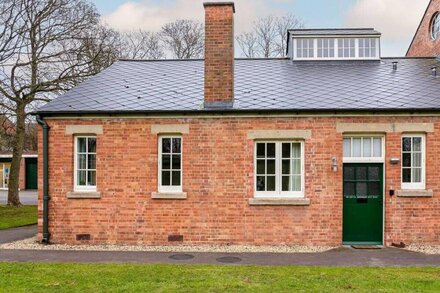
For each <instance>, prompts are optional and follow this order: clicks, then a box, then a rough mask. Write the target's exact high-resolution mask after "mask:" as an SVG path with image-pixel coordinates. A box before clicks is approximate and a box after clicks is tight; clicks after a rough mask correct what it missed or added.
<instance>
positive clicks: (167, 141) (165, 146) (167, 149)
mask: <svg viewBox="0 0 440 293" xmlns="http://www.w3.org/2000/svg"><path fill="white" fill-rule="evenodd" d="M162 153H171V138H163V139H162Z"/></svg>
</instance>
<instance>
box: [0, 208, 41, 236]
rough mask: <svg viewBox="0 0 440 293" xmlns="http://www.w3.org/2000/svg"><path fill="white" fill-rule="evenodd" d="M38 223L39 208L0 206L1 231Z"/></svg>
mask: <svg viewBox="0 0 440 293" xmlns="http://www.w3.org/2000/svg"><path fill="white" fill-rule="evenodd" d="M36 223H37V206H22V207H19V208H11V207H7V206H0V230H3V229H8V228H13V227H21V226H26V225H31V224H36Z"/></svg>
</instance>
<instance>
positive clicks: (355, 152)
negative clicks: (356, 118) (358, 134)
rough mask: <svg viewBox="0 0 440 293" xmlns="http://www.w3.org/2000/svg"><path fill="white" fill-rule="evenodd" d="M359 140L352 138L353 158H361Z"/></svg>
mask: <svg viewBox="0 0 440 293" xmlns="http://www.w3.org/2000/svg"><path fill="white" fill-rule="evenodd" d="M361 154H362V153H361V139H360V138H353V157H358V158H359V157H361Z"/></svg>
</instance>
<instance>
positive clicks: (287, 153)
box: [282, 143, 290, 158]
mask: <svg viewBox="0 0 440 293" xmlns="http://www.w3.org/2000/svg"><path fill="white" fill-rule="evenodd" d="M282 149H283V151H282V153H283V158H290V143H283V147H282Z"/></svg>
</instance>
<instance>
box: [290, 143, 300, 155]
mask: <svg viewBox="0 0 440 293" xmlns="http://www.w3.org/2000/svg"><path fill="white" fill-rule="evenodd" d="M292 154H293V155H292V157H293V158H301V144H299V143H292Z"/></svg>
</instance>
